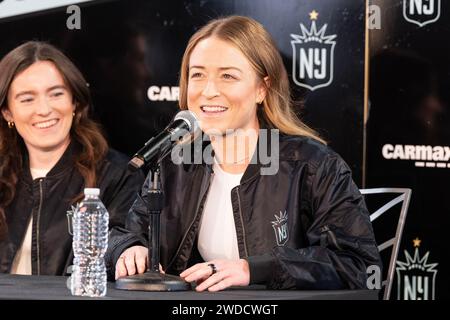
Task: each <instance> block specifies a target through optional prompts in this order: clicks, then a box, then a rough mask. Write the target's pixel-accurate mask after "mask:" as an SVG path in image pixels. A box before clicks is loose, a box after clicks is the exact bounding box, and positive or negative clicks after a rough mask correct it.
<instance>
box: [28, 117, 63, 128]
mask: <svg viewBox="0 0 450 320" xmlns="http://www.w3.org/2000/svg"><path fill="white" fill-rule="evenodd" d="M58 122H59V119H51V120H47V121H42V122H36V123H33V127H35V128H38V129H47V128H50V127H53V126H54V125H56V124H57V123H58Z"/></svg>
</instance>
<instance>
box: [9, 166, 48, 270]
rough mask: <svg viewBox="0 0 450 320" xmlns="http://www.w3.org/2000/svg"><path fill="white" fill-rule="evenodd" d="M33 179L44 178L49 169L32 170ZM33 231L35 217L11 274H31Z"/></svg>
mask: <svg viewBox="0 0 450 320" xmlns="http://www.w3.org/2000/svg"><path fill="white" fill-rule="evenodd" d="M30 171H31V176H32V177H33V179H37V178H43V177H45V176H46V175H47V173H48V171H49V170H47V169H33V168H30ZM32 230H33V216H31V218H30V222H29V223H28V227H27V231H26V233H25V237H24V239H23V242H22V246H21V247H20V249H19V250H18V251H17V253H16V256H15V257H14V261H13V264H12V267H11V274H28V275H30V274H31V270H32V269H31V235H32Z"/></svg>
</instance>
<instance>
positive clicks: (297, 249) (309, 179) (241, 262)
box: [109, 16, 381, 291]
mask: <svg viewBox="0 0 450 320" xmlns="http://www.w3.org/2000/svg"><path fill="white" fill-rule="evenodd" d="M180 108H181V109H189V110H190V111H192V112H194V113H195V114H196V116H197V118H198V120H199V124H200V127H201V129H202V131H203V133H204V134H205V135H207V136H208V137H209V138H210V145H211V146H212V149H213V151H214V156H213V157H214V161H213V163H212V164H209V163H206V161H205V162H203V163H201V164H186V163H185V164H182V165H177V164H175V163H174V162H173V161H171V160H169V159H167V160H165V161H164V162H163V163H162V166H161V179H162V181H161V184H162V189H163V192H164V194H165V195H166V197H167V199H166V202H165V203H166V205H165V207H164V209H163V211H162V215H161V219H162V225H161V267H162V268H163V269H164V271H165V272H166V273H169V274H180V276H181V277H182V278H183V279H184V280H185V281H188V282H193V283H194V282H195V283H196V284H197V286H196V290H198V291H202V290H210V291H217V290H223V289H225V288H227V287H230V286H245V285H249V284H265V285H266V286H267V287H268V288H270V289H291V288H298V289H342V288H351V289H355V288H364V287H365V285H366V278H367V275H366V269H367V267H368V266H369V265H378V266H381V262H380V257H379V253H378V250H377V245H376V242H375V238H374V234H373V230H372V226H371V223H370V219H369V214H368V211H367V209H366V206H365V204H364V200H363V198H362V196H361V194H360V193H359V190H358V188H357V186H356V185H355V183H354V182H353V180H352V177H351V171H350V169H349V168H348V166H347V165H346V164H345V162H344V161H343V160H342V159H341V158H340V157H339V155H337V154H336V153H335V152H333V151H332V150H331V149H330V148H329V147H327V146H326V144H325V143H324V141H323V140H322V139H321V138H320V137H318V135H317V134H316V133H315V132H314V131H313V130H312V129H310V128H309V127H308V126H306V125H305V124H304V123H302V122H301V121H300V120H299V119H298V118H297V117H296V115H295V112H294V111H293V109H292V102H291V97H290V90H289V81H288V77H287V73H286V70H285V68H284V65H283V62H282V59H281V56H280V54H279V52H278V50H277V49H276V46H275V44H274V41H273V40H272V38H271V37H270V35H269V34H268V32H267V31H266V30H265V29H264V28H263V26H262V25H261V24H260V23H258V22H256V21H255V20H253V19H251V18H248V17H242V16H230V17H226V18H221V19H216V20H213V21H211V22H209V23H208V24H207V25H205V26H204V27H202V28H201V29H199V30H198V31H197V32H196V33H195V34H194V35H193V36H192V37H191V39H190V40H189V43H188V45H187V48H186V50H185V53H184V56H183V60H182V64H181V71H180ZM264 130H265V131H264ZM264 132H270V133H271V134H270V135H269V136H270V138H269V139H263V133H264ZM255 133H256V134H255ZM272 133H275V134H272ZM278 133H279V134H278ZM269 145H270V146H269ZM274 146H275V147H277V148H273V147H274ZM264 149H265V150H266V151H267V150H268V149H270V150H271V155H270V159H271V163H270V165H272V164H273V163H274V162H278V163H277V165H276V166H275V168H276V169H277V170H275V172H273V171H272V172H269V173H267V172H266V173H264V170H263V169H267V165H268V163H265V162H264V161H262V157H261V151H262V150H264ZM149 183H150V182H149V178H147V181H146V183H145V184H144V187H143V191H142V193H141V196H140V197H138V199H137V200H136V201H135V203H134V204H133V206H132V208H131V210H130V213H129V215H128V217H127V222H126V229H127V230H128V232H125V233H124V234H121V233H120V232H116V233H115V235H114V236H113V237H112V239H111V244H110V247H111V248H114V249H111V250H109V259H111V260H110V265H115V268H114V269H112V270H111V272H114V273H115V277H116V279H117V278H120V277H123V276H126V275H133V274H135V273H142V272H144V271H145V270H146V261H147V249H146V248H145V246H147V245H148V241H147V239H146V228H147V226H148V218H147V216H146V213H145V208H146V205H147V190H148V187H149Z"/></svg>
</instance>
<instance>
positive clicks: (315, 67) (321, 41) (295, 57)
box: [291, 10, 336, 91]
mask: <svg viewBox="0 0 450 320" xmlns="http://www.w3.org/2000/svg"><path fill="white" fill-rule="evenodd" d="M309 16H310V19H311V27H310V28H309V29H308V28H306V27H305V26H304V25H303V24H302V23H300V29H301V31H302V34H301V35H298V34H292V33H291V37H292V39H293V40H292V41H291V45H292V77H293V80H294V82H295V84H297V85H298V86H300V87H304V88H308V89H310V90H312V91H313V90H316V89H319V88H323V87H326V86H328V85H330V83H331V82H333V63H334V46H335V45H336V41H334V39H335V38H336V35H328V36H327V35H325V32H326V30H327V26H328V25H327V24H324V25H323V26H322V27H320V29H319V30H317V29H318V27H317V25H316V20H317V18H318V16H319V13H318V12H316V11H315V10H313V11H312V12H310V13H309Z"/></svg>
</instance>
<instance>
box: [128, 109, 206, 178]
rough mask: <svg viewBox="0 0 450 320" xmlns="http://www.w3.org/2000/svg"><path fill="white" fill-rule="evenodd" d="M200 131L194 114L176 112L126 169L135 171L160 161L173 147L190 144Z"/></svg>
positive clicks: (186, 111)
mask: <svg viewBox="0 0 450 320" xmlns="http://www.w3.org/2000/svg"><path fill="white" fill-rule="evenodd" d="M200 131H201V130H200V127H199V125H198V120H197V117H196V116H195V113H193V112H192V111H188V110H183V111H180V112H178V113H177V114H176V115H175V117H174V119H173V120H172V122H171V123H170V124H169V125H168V126H167V127H166V128H165V129H164V130H163V132H161V133H160V134H158V135H157V136H156V137H153V138H151V139H150V140H148V141H147V142H146V143H145V145H144V146H143V147H142V148H141V149H140V150H139V151H138V152H136V154H135V155H134V156H133V158H132V159H131V160H130V162H128V168H129V169H131V170H132V171H136V170H138V169H140V168H141V167H142V166H144V165H147V164H149V163H154V162H155V160H156V161H159V160H162V159H163V158H164V157H165V156H166V155H167V154H168V152H169V151H170V150H171V149H172V148H173V147H174V146H175V145H180V144H188V143H191V142H192V141H193V140H194V139H195V138H196V137H197V136H198V134H199V133H200Z"/></svg>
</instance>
